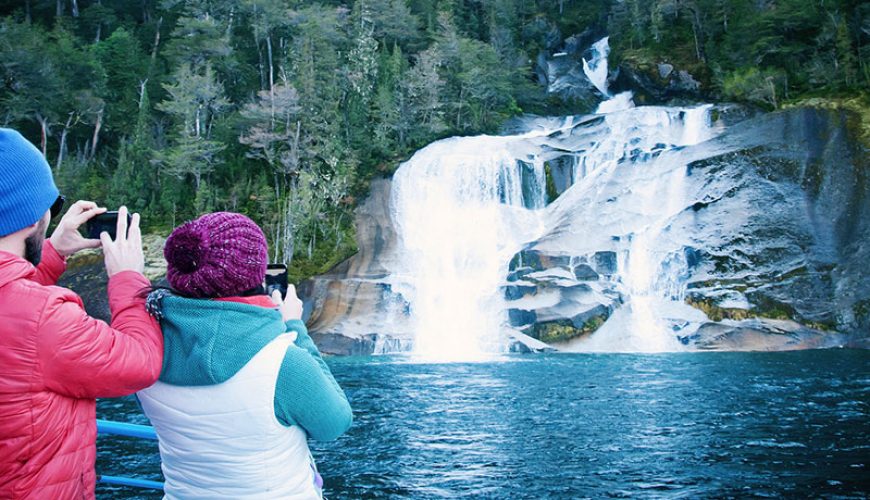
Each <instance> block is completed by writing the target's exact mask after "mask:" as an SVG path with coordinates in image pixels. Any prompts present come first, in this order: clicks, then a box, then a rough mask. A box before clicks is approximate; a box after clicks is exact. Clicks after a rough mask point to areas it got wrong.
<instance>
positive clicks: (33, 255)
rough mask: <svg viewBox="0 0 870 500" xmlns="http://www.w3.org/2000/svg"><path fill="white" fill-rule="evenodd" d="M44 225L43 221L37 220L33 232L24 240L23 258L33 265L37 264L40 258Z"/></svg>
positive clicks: (43, 240)
mask: <svg viewBox="0 0 870 500" xmlns="http://www.w3.org/2000/svg"><path fill="white" fill-rule="evenodd" d="M46 225H47V224H46V223H45V222H44V221H39V225H38V226H36V229H35V230H34V231H33V234H31V235H30V236H28V237H27V239H26V240H24V258H25V259H27V261H28V262H30V263H31V264H33V265H34V266H38V265H39V261H40V260H42V244H43V243H45V227H46Z"/></svg>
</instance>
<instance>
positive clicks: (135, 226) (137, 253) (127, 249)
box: [100, 207, 145, 278]
mask: <svg viewBox="0 0 870 500" xmlns="http://www.w3.org/2000/svg"><path fill="white" fill-rule="evenodd" d="M117 227H118V232H117V233H116V236H115V241H112V238H110V237H109V233H107V232H105V231H104V232H102V233H100V241H101V242H102V244H103V255H104V256H105V258H106V273H107V274H108V275H109V277H110V278H111V277H112V276H113V275H115V274H118V273H120V272H121V271H136V272H138V273H142V272H143V271H145V255H144V254H143V253H142V233H141V232H140V230H139V214H133V220H132V221H131V222H130V232H129V234H128V233H127V207H121V208H120V209H119V210H118V226H117Z"/></svg>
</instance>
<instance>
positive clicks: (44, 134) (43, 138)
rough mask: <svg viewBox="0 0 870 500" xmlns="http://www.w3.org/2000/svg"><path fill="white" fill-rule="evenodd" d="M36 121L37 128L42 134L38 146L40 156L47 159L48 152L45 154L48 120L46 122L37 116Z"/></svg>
mask: <svg viewBox="0 0 870 500" xmlns="http://www.w3.org/2000/svg"><path fill="white" fill-rule="evenodd" d="M36 119H37V120H39V127H40V131H41V132H42V136H41V137H40V140H39V146H40V148H41V149H42V156H45V157H46V158H47V157H48V152H47V148H48V132H49V130H48V120H46V119H45V118H43V117H42V116H40V115H37V116H36Z"/></svg>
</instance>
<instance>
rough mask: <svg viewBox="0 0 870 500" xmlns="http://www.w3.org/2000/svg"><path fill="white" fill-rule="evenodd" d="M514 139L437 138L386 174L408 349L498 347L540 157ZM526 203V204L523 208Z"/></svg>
mask: <svg viewBox="0 0 870 500" xmlns="http://www.w3.org/2000/svg"><path fill="white" fill-rule="evenodd" d="M523 142H524V136H513V137H491V136H480V137H467V138H452V139H445V140H442V141H438V142H436V143H434V144H431V145H429V146H427V147H426V148H423V149H421V150H420V151H418V152H417V153H416V154H415V155H414V156H413V157H412V158H411V159H410V160H408V161H407V162H406V163H404V164H403V165H402V166H401V168H400V169H399V170H398V171H397V172H396V175H395V177H394V189H393V195H392V200H391V203H392V208H391V211H392V214H393V218H394V221H395V223H396V228H397V232H398V234H399V243H400V247H401V249H402V259H401V269H398V270H397V271H396V273H395V275H394V277H393V281H394V282H395V283H396V285H395V287H394V289H395V290H396V291H398V292H400V293H402V294H403V296H405V297H406V298H407V299H408V300H409V302H410V303H411V319H412V325H413V328H414V329H415V332H414V333H415V348H414V350H415V352H417V353H418V354H421V355H424V356H426V357H430V358H435V359H473V358H476V357H479V356H480V355H481V354H482V353H485V352H493V351H497V350H499V349H500V347H499V342H500V338H499V332H500V330H501V326H502V324H503V322H504V314H503V311H504V309H505V308H504V304H503V299H502V298H501V296H500V295H499V294H498V293H495V292H496V291H497V290H498V289H499V286H500V285H501V283H502V282H503V281H504V276H505V275H506V274H507V266H508V262H509V261H510V259H511V257H512V256H513V255H514V254H515V253H516V252H518V251H519V250H520V249H521V248H522V246H523V244H525V243H526V242H527V241H530V240H532V239H534V238H536V237H537V236H538V235H539V234H540V227H539V222H538V221H537V220H536V218H535V217H534V216H533V215H531V214H532V212H533V210H532V209H535V208H540V207H542V206H543V205H544V192H545V181H544V169H543V163H542V162H540V161H536V160H535V158H534V156H535V155H534V152H533V151H524V150H523V148H524V147H527V145H525V144H523ZM527 207H528V208H527Z"/></svg>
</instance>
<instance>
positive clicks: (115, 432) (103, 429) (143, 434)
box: [97, 419, 163, 490]
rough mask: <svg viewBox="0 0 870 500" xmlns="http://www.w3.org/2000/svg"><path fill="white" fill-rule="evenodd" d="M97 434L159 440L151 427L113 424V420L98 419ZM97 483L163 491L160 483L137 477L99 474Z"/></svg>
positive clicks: (124, 423) (122, 423)
mask: <svg viewBox="0 0 870 500" xmlns="http://www.w3.org/2000/svg"><path fill="white" fill-rule="evenodd" d="M97 434H100V435H109V436H124V437H132V438H139V439H152V440H157V433H156V432H154V428H153V427H151V426H150V425H139V424H128V423H126V422H113V421H111V420H99V419H97ZM97 482H98V483H102V484H114V485H117V486H132V487H134V488H148V489H154V490H162V489H163V483H161V482H159V481H150V480H147V479H139V478H135V477H125V476H106V475H103V474H97Z"/></svg>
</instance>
